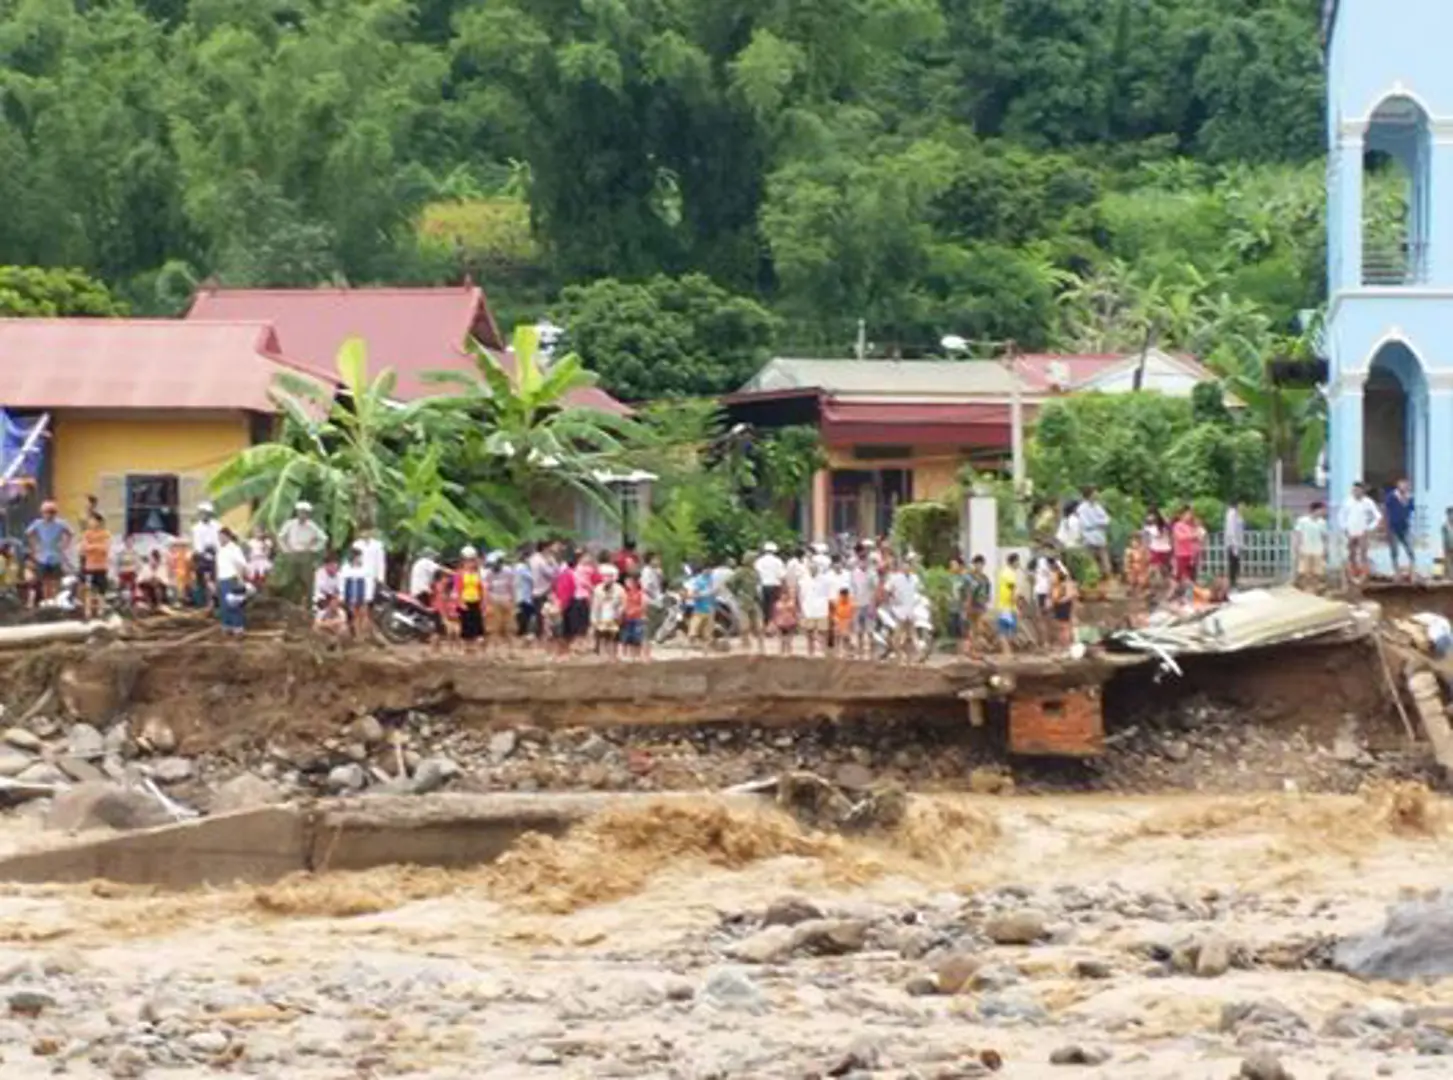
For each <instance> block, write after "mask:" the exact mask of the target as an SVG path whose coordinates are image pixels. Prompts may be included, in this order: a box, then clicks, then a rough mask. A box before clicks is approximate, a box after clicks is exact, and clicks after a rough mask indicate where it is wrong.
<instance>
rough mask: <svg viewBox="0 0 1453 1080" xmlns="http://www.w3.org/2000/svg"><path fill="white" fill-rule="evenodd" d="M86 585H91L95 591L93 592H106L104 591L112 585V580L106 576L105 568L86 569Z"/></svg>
mask: <svg viewBox="0 0 1453 1080" xmlns="http://www.w3.org/2000/svg"><path fill="white" fill-rule="evenodd" d="M86 585H87V586H89V587H90V589H91V591H93V592H98V593H104V592H106V590H107V589H108V588H109V587H110V581H109V579H108V578H107V576H106V571H104V570H87V571H86Z"/></svg>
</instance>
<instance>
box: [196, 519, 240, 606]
mask: <svg viewBox="0 0 1453 1080" xmlns="http://www.w3.org/2000/svg"><path fill="white" fill-rule="evenodd" d="M234 539H235V538H234ZM221 547H222V526H221V524H220V523H219V522H218V521H217V508H216V507H214V506H213V505H212V504H211V503H209V502H204V503H202V504H201V505H199V506H198V507H197V520H196V521H194V522H193V523H192V604H193V606H194V607H199V608H200V607H207V606H208V605H209V604H211V602H212V593H213V591H214V590H215V588H216V582H217V554H218V552H219V551H220V550H221Z"/></svg>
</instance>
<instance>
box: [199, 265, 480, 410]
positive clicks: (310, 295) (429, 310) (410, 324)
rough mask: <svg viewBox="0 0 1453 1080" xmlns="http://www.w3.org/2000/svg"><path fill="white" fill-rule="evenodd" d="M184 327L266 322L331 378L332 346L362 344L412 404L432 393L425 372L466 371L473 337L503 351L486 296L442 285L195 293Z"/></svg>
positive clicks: (372, 365) (373, 367)
mask: <svg viewBox="0 0 1453 1080" xmlns="http://www.w3.org/2000/svg"><path fill="white" fill-rule="evenodd" d="M186 320H187V321H188V322H202V321H208V322H212V321H218V320H221V321H227V322H237V321H244V322H266V323H271V324H272V325H273V326H274V327H275V328H276V329H277V333H278V339H279V340H280V341H281V342H282V343H283V348H285V349H286V350H287V354H288V355H289V356H290V357H293V358H294V359H296V360H298V361H300V362H302V363H304V364H307V365H308V366H310V367H312V368H314V369H315V370H317V371H319V372H321V373H323V374H325V375H328V376H330V377H331V376H332V375H333V373H334V372H335V371H336V370H337V369H336V367H335V366H334V363H335V359H336V357H337V355H338V348H339V346H341V345H342V344H343V343H344V342H345V341H347V340H348V339H349V338H352V337H358V338H362V339H363V340H364V341H365V342H366V343H367V345H368V366H369V370H370V371H371V372H374V373H377V372H379V371H382V370H383V369H384V368H392V369H393V370H394V372H395V373H396V374H397V375H398V389H397V394H398V396H399V397H400V398H402V399H404V400H406V401H411V400H413V399H415V398H420V397H426V396H428V395H429V394H431V393H438V392H439V389H438V387H433V386H430V384H429V383H427V382H425V381H424V380H423V378H422V377H421V376H422V375H423V373H424V372H426V371H459V370H466V369H471V368H472V366H473V361H472V360H471V359H470V356H469V352H468V350H467V349H466V343H467V342H468V341H469V339H470V338H471V337H473V338H474V339H475V340H476V341H478V342H479V343H480V344H481V345H484V346H486V347H487V348H492V349H502V348H504V345H505V343H504V339H503V338H501V337H500V333H499V329H498V327H496V326H495V323H494V318H493V316H491V315H490V313H489V306H488V305H487V304H486V303H485V299H484V292H483V291H482V290H481V289H480V288H479V287H478V286H475V285H459V286H451V287H447V288H428V289H406V288H398V289H396V288H362V289H344V288H324V289H209V288H203V289H201V290H199V291H198V293H197V295H196V297H194V298H193V300H192V306H191V308H190V309H189V310H188V311H187V314H186Z"/></svg>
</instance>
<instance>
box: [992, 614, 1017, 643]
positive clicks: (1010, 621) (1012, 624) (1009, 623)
mask: <svg viewBox="0 0 1453 1080" xmlns="http://www.w3.org/2000/svg"><path fill="white" fill-rule="evenodd" d="M994 625H995V626H996V627H997V628H998V630H999V633H1000V634H1002V635H1004V636H1005V637H1008V636H1009V635H1010V634H1014V633H1018V631H1019V616H1018V615H1015V614H1014V613H1013V612H1012V611H1003V612H1000V613H999V617H998V618H997V619H995V620H994Z"/></svg>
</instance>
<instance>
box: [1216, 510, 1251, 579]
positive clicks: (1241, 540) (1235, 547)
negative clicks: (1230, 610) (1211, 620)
mask: <svg viewBox="0 0 1453 1080" xmlns="http://www.w3.org/2000/svg"><path fill="white" fill-rule="evenodd" d="M1221 541H1222V543H1223V544H1225V546H1226V583H1227V585H1229V586H1230V587H1231V588H1233V589H1234V588H1236V586H1237V585H1238V584H1239V583H1240V581H1241V550H1242V548H1243V547H1244V546H1245V545H1246V523H1245V522H1244V521H1243V520H1242V518H1241V504H1240V503H1239V502H1237V501H1236V500H1235V499H1232V500H1231V501H1230V502H1229V503H1227V504H1226V520H1225V524H1224V525H1223V526H1222V528H1221Z"/></svg>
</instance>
